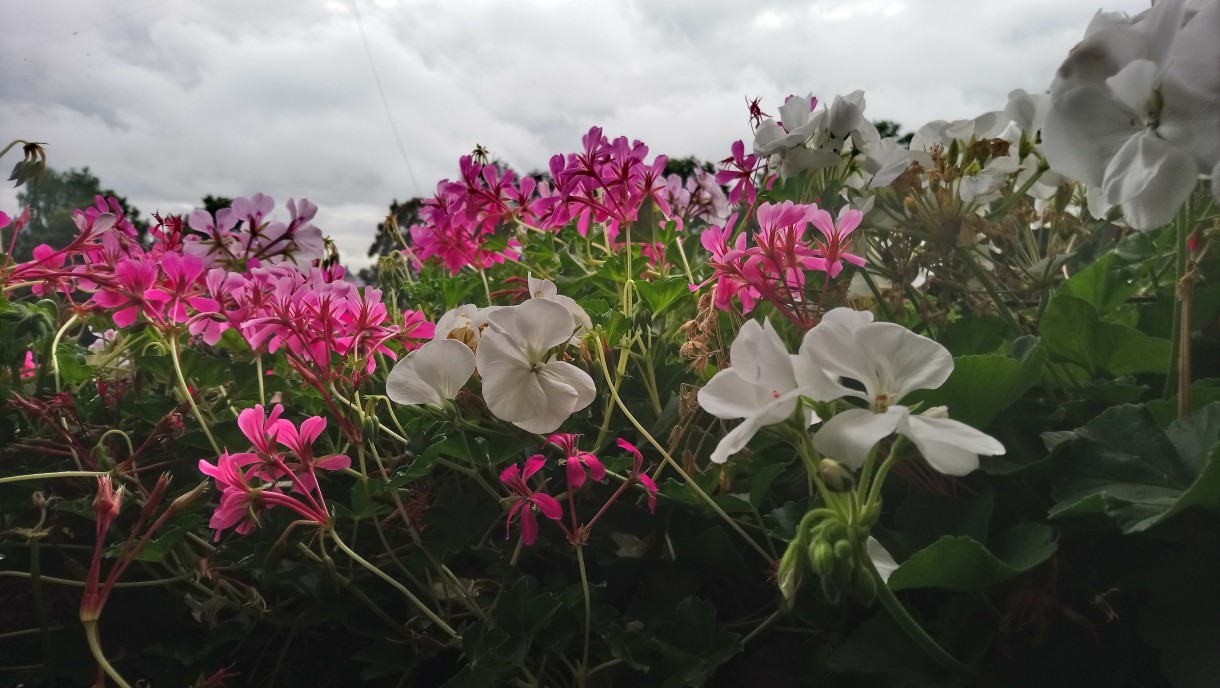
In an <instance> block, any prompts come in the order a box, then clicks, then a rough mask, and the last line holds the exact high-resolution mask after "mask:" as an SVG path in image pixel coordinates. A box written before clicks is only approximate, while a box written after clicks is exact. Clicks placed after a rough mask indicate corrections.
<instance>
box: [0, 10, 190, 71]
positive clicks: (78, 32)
mask: <svg viewBox="0 0 1220 688" xmlns="http://www.w3.org/2000/svg"><path fill="white" fill-rule="evenodd" d="M169 1H170V0H158V1H157V2H150V3H148V4H147V5H142V6H140V7H137V8H135V9H134V10H131V11H130V12H124V13H123V14H120V15H117V16H114V17H111V18H110V19H106V20H104V21H100V22H97V23H96V24H90V25H89V26H86V27H84V28H82V29H77V30H75V31H73V32H72V33H66V34H63V35H62V36H56V37H54V38H48V39H47V40H45V41H42V42H40V43H34V44H33V45H26V46H22V47H20V48H15V49H13V50H6V51H4V52H2V53H0V58H4V57H8V56H9V55H17V54H20V53H24V52H28V51H30V50H33V49H34V48H41V47H42V46H44V45H50V44H52V43H58V42H60V41H66V40H68V39H69V38H75V37H76V36H79V35H81V34H82V33H89V32H90V31H96V30H98V29H100V28H102V27H103V26H107V25H109V24H113V23H115V22H117V21H122V20H124V19H126V18H128V17H130V16H131V15H133V14H139V13H140V12H143V11H145V10H150V9H152V8H154V7H157V6H159V5H164V4H165V3H167V2H169Z"/></svg>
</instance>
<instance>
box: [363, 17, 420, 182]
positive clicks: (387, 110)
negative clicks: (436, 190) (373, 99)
mask: <svg viewBox="0 0 1220 688" xmlns="http://www.w3.org/2000/svg"><path fill="white" fill-rule="evenodd" d="M351 3H352V10H353V11H354V12H355V13H356V26H358V27H360V40H361V41H363V42H364V54H365V55H367V56H368V58H369V68H370V69H371V70H372V71H373V81H374V82H376V84H377V93H378V95H380V96H381V106H382V107H383V108H385V116H386V119H388V120H390V129H391V130H393V132H394V140H395V141H397V142H398V152H399V153H401V154H402V161H403V162H404V163H406V165H407V172H408V173H410V175H411V183H412V184H414V185H415V193H416V194H418V195H420V196H422V195H423V193H424V191H423V188H422V187H421V186H420V185H419V180H418V179H416V178H415V170H413V169H412V168H411V161H410V160H408V159H407V149H406V148H405V147H404V146H403V145H402V137H401V136H399V135H398V125H397V124H395V123H394V114H393V113H392V112H391V111H390V101H389V100H387V99H386V97H385V89H384V88H382V87H381V76H380V75H379V74H378V73H377V63H376V62H374V61H373V51H372V50H371V49H370V48H369V39H368V36H366V35H365V33H364V22H363V21H361V20H360V7H359V5H357V4H356V0H351Z"/></svg>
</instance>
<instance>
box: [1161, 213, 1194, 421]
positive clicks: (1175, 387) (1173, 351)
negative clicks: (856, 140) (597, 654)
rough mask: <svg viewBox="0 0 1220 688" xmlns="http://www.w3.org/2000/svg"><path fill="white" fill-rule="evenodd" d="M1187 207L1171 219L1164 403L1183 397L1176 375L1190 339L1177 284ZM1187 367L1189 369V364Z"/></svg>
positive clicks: (1185, 250)
mask: <svg viewBox="0 0 1220 688" xmlns="http://www.w3.org/2000/svg"><path fill="white" fill-rule="evenodd" d="M1189 206H1190V204H1189V203H1185V204H1183V205H1182V208H1181V209H1180V210H1179V211H1178V214H1177V216H1176V217H1174V221H1173V223H1174V233H1175V239H1176V242H1175V245H1174V272H1173V275H1174V280H1173V286H1174V300H1175V301H1177V302H1178V303H1177V306H1178V307H1177V308H1174V309H1173V321H1172V324H1171V325H1170V328H1169V336H1170V343H1169V370H1167V371H1166V372H1165V398H1166V399H1168V398H1170V397H1172V396H1173V395H1174V393H1175V392H1176V393H1177V394H1178V395H1182V394H1183V393H1184V392H1183V390H1182V389H1181V388H1180V381H1179V375H1178V374H1179V371H1180V370H1181V367H1182V362H1183V357H1184V356H1185V357H1186V358H1189V353H1188V352H1189V339H1190V336H1189V334H1190V323H1189V322H1186V323H1185V324H1184V323H1183V320H1182V315H1183V313H1182V312H1183V310H1186V309H1189V306H1187V305H1185V304H1183V301H1182V293H1181V282H1182V279H1183V278H1184V277H1185V276H1186V269H1187V266H1186V263H1187V257H1188V255H1189V253H1190V247H1189V240H1190V231H1189V229H1188V227H1189V224H1190V223H1189V217H1190V211H1189V209H1188V208H1189ZM1183 332H1185V333H1186V336H1185V337H1183ZM1183 339H1185V340H1186V341H1187V344H1186V345H1183ZM1187 365H1189V363H1188V364H1187ZM1188 392H1189V390H1186V393H1188ZM1180 401H1181V400H1180V398H1179V408H1180V407H1181V403H1180ZM1179 415H1181V414H1179Z"/></svg>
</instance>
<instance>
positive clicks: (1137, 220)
mask: <svg viewBox="0 0 1220 688" xmlns="http://www.w3.org/2000/svg"><path fill="white" fill-rule="evenodd" d="M1198 179H1199V169H1198V167H1197V165H1196V164H1195V161H1194V159H1193V158H1192V157H1191V156H1190V154H1189V153H1187V152H1186V151H1184V150H1181V149H1178V148H1175V147H1173V146H1171V145H1170V144H1169V143H1168V142H1166V141H1165V140H1164V139H1162V138H1160V137H1158V136H1156V135H1155V134H1152V133H1148V134H1141V135H1140V136H1137V137H1135V138H1134V139H1132V140H1131V141H1129V142H1128V144H1127V145H1125V146H1123V148H1122V149H1120V150H1119V152H1118V154H1117V155H1115V156H1114V159H1113V160H1112V161H1110V166H1109V167H1108V168H1107V170H1106V180H1105V184H1104V185H1103V186H1102V192H1103V193H1104V194H1105V199H1106V201H1107V202H1109V203H1118V204H1121V205H1122V207H1123V216H1124V217H1125V218H1126V220H1127V223H1128V224H1130V225H1131V226H1132V227H1134V228H1135V229H1156V228H1157V227H1161V226H1163V225H1166V224H1168V223H1169V222H1170V221H1171V220H1173V216H1174V214H1175V213H1177V211H1178V208H1181V207H1182V203H1183V202H1184V201H1185V200H1186V198H1187V197H1188V196H1190V194H1191V192H1192V191H1194V189H1195V186H1196V185H1197V183H1198Z"/></svg>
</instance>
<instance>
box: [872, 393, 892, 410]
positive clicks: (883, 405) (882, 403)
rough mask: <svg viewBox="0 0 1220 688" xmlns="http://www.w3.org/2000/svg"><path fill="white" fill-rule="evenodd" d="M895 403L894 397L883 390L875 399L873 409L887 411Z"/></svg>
mask: <svg viewBox="0 0 1220 688" xmlns="http://www.w3.org/2000/svg"><path fill="white" fill-rule="evenodd" d="M893 403H894V399H893V397H891V396H890V395H889V394H887V393H885V392H881V393H880V394H878V395H877V397H876V398H875V399H873V410H874V411H876V412H877V413H885V412H886V411H889V410H890V406H891V405H892V404H893Z"/></svg>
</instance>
